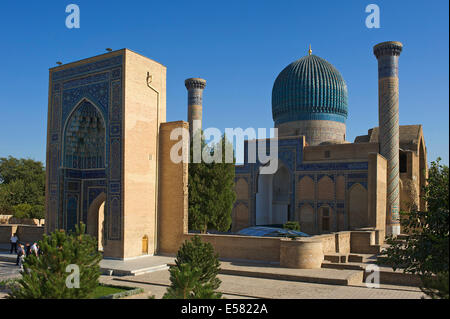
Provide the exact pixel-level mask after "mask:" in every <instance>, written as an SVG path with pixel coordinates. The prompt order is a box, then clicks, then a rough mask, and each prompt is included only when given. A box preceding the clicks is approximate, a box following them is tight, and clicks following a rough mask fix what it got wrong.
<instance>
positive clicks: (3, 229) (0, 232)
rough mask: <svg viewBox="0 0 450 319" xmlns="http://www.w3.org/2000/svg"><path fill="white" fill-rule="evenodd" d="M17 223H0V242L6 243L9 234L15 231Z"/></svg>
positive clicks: (9, 237) (9, 236)
mask: <svg viewBox="0 0 450 319" xmlns="http://www.w3.org/2000/svg"><path fill="white" fill-rule="evenodd" d="M16 229H17V225H8V224H6V225H0V243H1V244H7V243H9V240H10V239H11V236H12V235H13V234H14V233H15V232H16Z"/></svg>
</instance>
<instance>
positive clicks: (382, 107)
mask: <svg viewBox="0 0 450 319" xmlns="http://www.w3.org/2000/svg"><path fill="white" fill-rule="evenodd" d="M402 48H403V45H402V44H401V43H400V42H397V41H388V42H382V43H379V44H377V45H375V46H374V47H373V53H374V54H375V56H376V57H377V60H378V120H379V126H380V128H379V130H380V132H379V143H380V154H381V155H382V156H384V157H385V158H386V160H387V170H388V172H387V174H388V175H387V202H386V204H387V207H386V234H388V235H394V236H396V235H398V234H399V233H400V215H399V209H400V192H399V124H398V58H399V56H400V53H401V52H402Z"/></svg>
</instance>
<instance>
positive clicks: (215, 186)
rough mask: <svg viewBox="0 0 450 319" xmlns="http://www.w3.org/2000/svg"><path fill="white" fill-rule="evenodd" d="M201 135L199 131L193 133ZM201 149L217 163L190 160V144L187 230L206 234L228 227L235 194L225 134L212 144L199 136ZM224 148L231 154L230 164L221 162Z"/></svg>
mask: <svg viewBox="0 0 450 319" xmlns="http://www.w3.org/2000/svg"><path fill="white" fill-rule="evenodd" d="M197 134H201V133H197ZM201 141H202V142H201V151H202V152H209V153H210V154H211V155H214V152H218V150H219V149H218V147H219V146H221V150H222V152H221V153H217V154H216V155H217V158H219V160H218V161H217V162H212V163H205V162H204V161H203V160H202V161H201V162H200V163H193V151H194V150H193V149H194V146H193V143H191V155H190V158H191V160H190V164H189V179H188V181H189V182H188V183H189V229H191V230H199V231H201V232H202V233H206V231H207V230H208V229H216V230H219V231H227V230H228V229H229V228H230V226H231V211H232V209H233V204H234V201H235V200H236V194H235V192H234V175H235V174H234V161H235V160H234V154H233V153H232V146H231V144H230V143H229V142H228V140H227V139H226V137H225V135H224V136H223V137H222V139H221V141H220V142H219V143H218V144H216V145H212V146H208V145H206V144H205V141H204V139H203V138H201ZM225 149H228V150H229V151H230V150H231V154H233V158H232V163H226V162H225V156H226V152H225Z"/></svg>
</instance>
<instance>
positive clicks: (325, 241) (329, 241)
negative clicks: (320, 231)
mask: <svg viewBox="0 0 450 319" xmlns="http://www.w3.org/2000/svg"><path fill="white" fill-rule="evenodd" d="M311 238H314V239H315V240H320V241H322V249H323V253H324V254H327V253H335V252H336V236H335V234H324V235H316V236H312V237H311Z"/></svg>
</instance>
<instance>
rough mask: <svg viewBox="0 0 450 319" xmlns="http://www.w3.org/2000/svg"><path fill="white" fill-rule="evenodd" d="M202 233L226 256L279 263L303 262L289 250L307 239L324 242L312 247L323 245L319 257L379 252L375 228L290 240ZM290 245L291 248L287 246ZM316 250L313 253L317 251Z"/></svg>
mask: <svg viewBox="0 0 450 319" xmlns="http://www.w3.org/2000/svg"><path fill="white" fill-rule="evenodd" d="M193 236H195V235H194V234H185V235H184V236H183V238H184V239H183V240H186V239H190V238H192V237H193ZM199 236H200V237H201V238H202V240H204V241H206V242H209V243H211V244H212V245H213V247H214V250H215V251H216V252H217V253H218V254H219V257H220V258H222V259H235V260H255V261H265V262H275V263H278V262H279V263H281V260H282V259H284V260H283V261H282V263H283V264H285V265H294V264H298V265H300V264H299V262H298V256H297V257H295V254H293V255H292V260H288V259H289V258H290V253H287V251H288V250H289V251H291V252H295V251H297V252H298V251H303V248H300V246H301V245H302V242H304V241H306V240H309V241H314V242H320V243H321V245H313V246H314V248H311V249H312V250H314V249H316V250H317V249H319V247H320V250H321V251H320V252H319V251H317V252H314V255H317V256H319V255H322V256H323V255H326V254H334V253H339V254H342V255H348V254H350V253H351V252H354V253H375V252H376V251H375V250H374V245H375V231H374V230H372V231H370V230H364V231H342V232H337V233H330V234H323V235H316V236H312V237H309V238H299V239H298V240H288V241H287V242H286V240H285V239H283V238H278V237H251V236H237V235H215V234H199ZM282 241H285V245H284V246H286V247H284V249H282V247H281V246H282ZM180 245H181V243H180ZM288 245H289V247H287V246H288ZM297 246H298V247H297ZM313 246H311V247H313ZM177 249H178V248H177ZM308 249H310V248H308ZM311 249H310V250H311ZM282 250H283V251H284V252H283V251H282ZM312 250H311V254H313V252H312ZM170 254H172V255H175V254H176V251H172V252H170ZM296 258H297V261H296ZM316 259H317V258H316ZM303 266H304V265H302V267H303Z"/></svg>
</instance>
